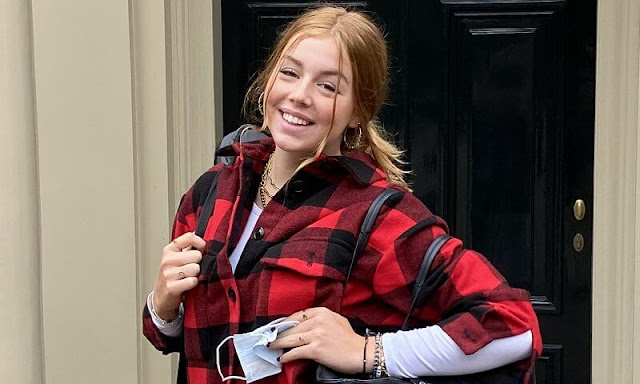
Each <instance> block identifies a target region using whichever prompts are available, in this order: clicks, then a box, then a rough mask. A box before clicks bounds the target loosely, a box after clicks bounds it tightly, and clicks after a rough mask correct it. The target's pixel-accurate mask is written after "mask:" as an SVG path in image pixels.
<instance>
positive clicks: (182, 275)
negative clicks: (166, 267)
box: [178, 271, 184, 279]
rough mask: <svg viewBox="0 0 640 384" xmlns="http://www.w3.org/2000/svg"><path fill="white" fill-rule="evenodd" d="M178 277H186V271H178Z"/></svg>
mask: <svg viewBox="0 0 640 384" xmlns="http://www.w3.org/2000/svg"><path fill="white" fill-rule="evenodd" d="M178 277H179V278H180V279H184V272H182V271H180V272H178Z"/></svg>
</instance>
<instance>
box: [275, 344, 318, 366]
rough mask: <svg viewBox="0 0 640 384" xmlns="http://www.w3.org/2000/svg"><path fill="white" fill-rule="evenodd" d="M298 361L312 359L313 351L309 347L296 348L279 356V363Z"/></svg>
mask: <svg viewBox="0 0 640 384" xmlns="http://www.w3.org/2000/svg"><path fill="white" fill-rule="evenodd" d="M299 359H310V360H313V359H314V349H313V347H312V346H311V345H303V346H301V347H298V348H293V349H292V350H290V351H289V352H287V353H284V354H283V355H282V356H280V363H282V364H286V363H288V362H290V361H294V360H299Z"/></svg>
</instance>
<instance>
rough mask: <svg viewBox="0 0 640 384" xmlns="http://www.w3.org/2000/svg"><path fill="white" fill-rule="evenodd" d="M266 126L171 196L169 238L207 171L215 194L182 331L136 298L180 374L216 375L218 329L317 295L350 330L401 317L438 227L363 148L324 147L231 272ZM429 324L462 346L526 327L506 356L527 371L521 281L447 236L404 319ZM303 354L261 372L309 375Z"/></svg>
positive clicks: (248, 323) (227, 363) (196, 203)
mask: <svg viewBox="0 0 640 384" xmlns="http://www.w3.org/2000/svg"><path fill="white" fill-rule="evenodd" d="M273 149H274V144H273V140H272V139H271V138H266V139H263V140H260V141H258V142H254V143H243V144H242V145H240V144H234V145H233V146H232V147H227V148H226V149H225V148H223V149H221V150H220V151H219V154H222V155H229V154H237V155H238V158H237V160H236V162H235V163H234V164H231V165H226V166H225V165H222V164H218V165H216V166H214V167H212V168H211V169H209V170H208V171H207V172H206V173H205V174H204V175H202V176H201V177H200V178H199V179H198V180H197V181H196V183H195V185H194V186H193V187H192V188H191V189H189V191H187V193H186V194H185V195H184V196H183V197H182V200H181V203H180V207H179V208H178V212H177V214H176V217H175V221H174V226H173V231H172V238H176V237H178V236H180V235H182V234H183V233H186V232H189V231H194V230H195V228H196V223H197V220H198V217H199V213H200V211H201V209H202V206H203V204H204V201H205V198H206V196H207V194H208V193H209V189H210V186H211V184H212V183H213V182H214V177H215V176H216V175H217V176H218V179H217V187H216V190H215V204H214V207H213V212H212V214H211V216H210V218H209V220H208V224H207V227H206V230H205V233H204V236H203V238H204V239H205V240H206V242H207V245H206V248H205V252H204V253H203V259H202V262H201V271H200V275H199V276H198V279H199V283H198V285H197V286H196V287H195V288H194V289H192V290H190V291H188V292H187V293H186V294H185V297H184V308H185V313H184V332H183V333H182V335H181V336H180V337H177V338H171V337H167V336H165V335H163V334H162V333H160V332H159V331H158V329H157V328H156V327H155V325H154V324H153V322H152V320H151V317H150V314H149V310H148V308H147V307H145V308H144V313H143V332H144V334H145V336H146V337H147V338H148V339H149V341H150V342H151V343H152V344H153V345H154V346H155V347H156V348H157V349H159V350H160V351H162V352H163V353H171V352H179V353H180V366H179V373H178V382H179V383H187V382H188V383H203V384H204V383H206V384H213V383H221V378H220V377H219V375H218V372H217V368H216V347H217V345H218V344H219V343H220V342H221V341H222V340H223V339H224V338H225V337H227V336H229V335H233V334H236V333H244V332H249V331H251V330H253V329H255V328H257V327H259V326H262V325H264V324H267V323H268V322H270V321H272V320H274V319H277V318H279V317H283V316H289V315H291V314H292V313H294V312H296V311H300V310H303V309H307V308H311V307H327V308H329V309H330V310H332V311H335V312H338V313H340V314H341V315H343V316H345V317H346V318H347V319H349V320H350V322H351V324H352V326H353V327H354V329H355V330H357V331H360V332H362V331H363V330H364V329H365V327H368V328H370V329H375V330H379V331H382V332H384V331H392V330H397V329H399V328H400V327H401V326H402V322H403V320H404V317H405V314H406V313H407V310H408V308H409V305H410V304H411V303H410V302H411V293H412V289H413V282H414V280H415V277H416V275H417V272H418V269H419V267H420V263H421V261H422V258H423V256H424V253H425V250H426V249H427V248H428V246H429V244H430V243H431V241H433V239H435V238H436V237H437V236H438V235H440V234H443V233H446V232H447V226H446V224H445V222H444V221H443V220H442V219H440V218H439V217H437V216H435V215H433V214H432V213H431V212H430V211H429V210H428V209H427V208H426V207H425V206H424V205H423V204H422V203H421V202H420V201H419V200H418V199H417V198H416V197H415V196H413V195H412V194H411V193H410V192H408V191H407V190H406V189H403V188H401V187H399V186H396V185H391V184H389V183H388V182H387V181H386V177H385V175H384V173H383V172H382V171H381V170H380V169H379V168H377V167H376V166H375V163H374V161H373V160H372V158H371V157H370V156H369V155H367V154H365V153H362V152H352V153H348V154H345V155H342V156H335V157H334V156H332V157H329V156H324V155H322V156H321V157H320V158H319V159H317V160H316V161H314V162H313V163H312V164H309V165H308V166H306V167H305V168H303V169H302V170H300V171H299V172H298V173H297V174H296V175H295V176H294V177H293V178H292V180H291V181H290V182H289V184H288V186H286V187H285V188H282V190H281V191H280V192H278V194H276V195H275V196H274V198H273V200H272V201H271V202H270V203H269V204H268V205H267V207H266V208H265V209H264V211H263V212H262V214H261V216H260V218H259V220H258V222H257V223H256V226H255V229H254V232H253V235H252V236H251V238H250V239H249V241H248V242H247V245H246V247H245V249H244V252H243V253H242V255H241V257H240V261H239V264H238V265H237V267H236V271H235V274H234V273H233V272H232V270H231V265H230V263H229V255H230V254H231V253H232V251H233V249H234V247H235V246H236V244H237V242H238V239H239V237H240V234H241V233H242V230H243V229H244V226H245V224H246V222H247V218H248V216H249V212H250V211H251V207H252V204H253V201H254V199H255V196H256V194H257V191H258V186H259V183H260V176H261V174H262V170H263V168H264V166H265V163H266V161H267V159H268V156H269V154H270V153H271V152H272V151H273ZM384 188H396V189H399V190H401V191H402V192H403V193H401V194H399V195H396V197H395V198H392V199H390V200H389V201H387V203H386V204H385V206H384V207H383V208H382V210H381V211H380V214H379V215H378V217H377V220H376V222H375V225H374V228H373V231H372V233H371V237H370V239H369V242H368V243H367V245H366V248H365V250H364V251H363V252H362V253H361V255H360V257H359V259H358V261H357V263H356V265H355V266H354V269H353V272H352V275H351V278H350V280H349V281H348V284H347V285H346V287H345V286H344V281H345V275H346V272H347V269H348V267H349V264H350V261H351V256H352V251H353V248H354V245H355V241H356V238H357V236H358V233H359V230H360V226H361V224H362V221H363V219H364V216H365V214H366V212H367V210H368V208H369V206H370V204H371V202H372V201H373V200H374V199H375V197H376V196H377V195H378V194H379V193H380V192H381V191H382V190H383V189H384ZM430 324H438V325H440V326H441V327H442V329H443V330H444V331H445V332H446V333H447V334H448V335H449V336H451V338H452V339H453V340H454V341H455V342H456V343H457V344H458V346H459V347H460V348H461V349H462V351H464V352H465V353H467V354H471V353H474V352H475V351H477V350H478V349H480V348H482V347H483V346H485V345H486V344H487V343H489V342H490V341H492V340H494V339H498V338H502V337H507V336H512V335H517V334H520V333H523V332H526V331H528V330H531V331H532V334H533V345H532V357H531V358H530V359H527V360H525V361H521V362H519V363H516V364H515V367H516V369H517V370H518V371H520V372H522V377H523V379H524V380H528V378H529V377H530V376H531V373H532V371H533V364H534V362H535V359H536V358H537V357H538V356H539V355H540V353H541V350H542V341H541V337H540V332H539V327H538V321H537V318H536V315H535V313H534V311H533V308H532V306H531V303H530V300H529V295H528V293H527V292H526V291H524V290H521V289H515V288H512V287H510V286H509V285H508V284H507V282H506V281H505V279H504V278H503V277H502V275H501V274H500V273H499V272H498V271H497V270H496V269H495V268H494V267H493V266H492V265H491V264H490V263H489V262H488V261H487V259H485V258H484V257H483V256H482V255H480V254H478V253H476V252H474V251H471V250H467V249H464V248H463V246H462V242H461V241H460V240H458V239H455V238H454V239H452V240H449V241H448V242H447V243H446V244H445V245H444V247H443V248H442V250H441V252H440V254H439V255H438V256H437V258H436V259H435V261H434V263H433V264H432V267H431V271H430V276H429V278H428V280H427V283H426V285H425V287H424V288H423V290H422V297H421V300H419V302H418V303H417V305H416V308H415V309H414V311H413V318H412V323H411V325H412V326H413V327H420V326H426V325H430ZM220 364H221V369H222V372H223V373H224V374H225V375H242V374H243V372H242V368H241V365H240V363H239V360H238V358H237V356H236V354H235V350H234V348H233V346H232V345H231V342H229V344H227V345H226V346H225V347H223V348H222V349H221V362H220ZM314 374H315V365H314V363H313V362H312V361H308V360H300V361H294V362H291V363H288V364H285V365H284V366H283V370H282V372H281V373H280V374H278V375H275V376H271V377H267V378H265V379H263V380H261V381H260V382H261V383H279V384H284V383H311V382H313V381H314Z"/></svg>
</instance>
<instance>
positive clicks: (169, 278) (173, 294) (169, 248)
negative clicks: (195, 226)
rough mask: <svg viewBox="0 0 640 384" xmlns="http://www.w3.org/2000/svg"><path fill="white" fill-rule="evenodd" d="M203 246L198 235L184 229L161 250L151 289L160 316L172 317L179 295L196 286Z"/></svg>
mask: <svg viewBox="0 0 640 384" xmlns="http://www.w3.org/2000/svg"><path fill="white" fill-rule="evenodd" d="M205 245H206V242H205V241H204V240H203V239H202V238H201V237H200V236H198V235H196V234H194V233H193V232H187V233H185V234H183V235H182V236H180V237H177V238H175V239H174V240H173V241H172V242H170V243H169V244H167V245H166V246H165V247H164V248H163V249H162V260H161V261H160V271H159V272H158V278H157V279H156V285H155V287H154V289H153V309H154V311H155V313H156V314H157V315H158V316H159V317H160V318H161V319H163V320H165V321H169V320H172V319H174V318H175V317H176V316H177V313H178V312H177V310H178V307H179V306H180V302H181V301H182V294H183V293H185V292H186V291H188V290H190V289H192V288H194V287H195V286H196V285H198V274H199V273H200V264H199V263H200V260H202V252H204V247H205Z"/></svg>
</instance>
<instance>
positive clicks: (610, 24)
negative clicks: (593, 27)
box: [592, 0, 640, 383]
mask: <svg viewBox="0 0 640 384" xmlns="http://www.w3.org/2000/svg"><path fill="white" fill-rule="evenodd" d="M639 30H640V4H638V2H637V1H636V0H614V1H600V2H598V26H597V31H598V36H597V54H596V124H595V130H596V132H595V154H594V155H595V169H594V172H595V174H594V231H593V233H594V240H593V241H594V243H593V328H592V330H593V331H592V337H593V347H592V360H593V372H592V382H594V383H605V382H609V383H640V257H638V256H639V255H638V254H639V253H640V245H639V243H638V242H639V241H640V205H639V204H638V201H639V200H638V193H639V192H640V157H638V155H637V150H638V148H639V147H640V135H639V134H638V131H639V130H640V97H639V96H640V95H639V90H640V76H639V72H640V71H639V70H640V33H639V32H638V31H639Z"/></svg>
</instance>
